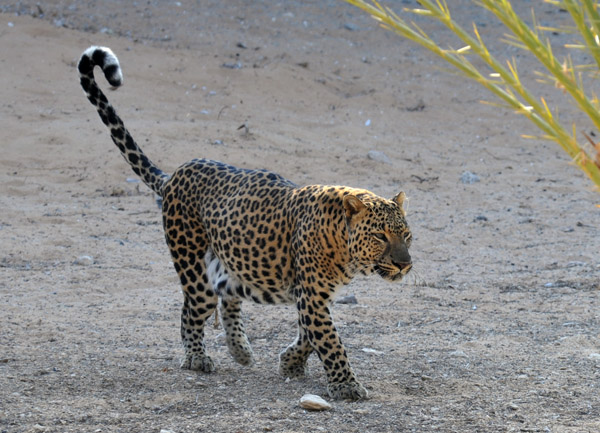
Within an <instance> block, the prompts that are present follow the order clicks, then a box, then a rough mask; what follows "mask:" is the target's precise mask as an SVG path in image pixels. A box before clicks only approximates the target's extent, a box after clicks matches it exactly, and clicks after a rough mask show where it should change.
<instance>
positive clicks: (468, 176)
mask: <svg viewBox="0 0 600 433" xmlns="http://www.w3.org/2000/svg"><path fill="white" fill-rule="evenodd" d="M460 181H461V182H462V183H464V184H472V183H476V182H479V181H480V179H479V176H477V175H476V174H475V173H471V172H470V171H465V172H463V174H461V175H460Z"/></svg>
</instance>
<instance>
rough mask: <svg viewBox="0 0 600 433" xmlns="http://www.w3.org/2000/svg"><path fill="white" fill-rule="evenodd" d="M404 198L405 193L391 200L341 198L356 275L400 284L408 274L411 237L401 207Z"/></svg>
mask: <svg viewBox="0 0 600 433" xmlns="http://www.w3.org/2000/svg"><path fill="white" fill-rule="evenodd" d="M405 199H406V194H404V192H400V193H399V194H397V195H396V196H395V197H394V198H393V199H391V200H386V199H384V198H381V197H378V196H376V195H374V194H371V193H368V192H365V193H358V194H348V195H346V196H344V210H345V212H346V224H347V227H348V230H349V235H348V246H349V249H350V256H351V260H352V263H353V264H354V265H355V266H356V270H357V271H358V272H361V273H363V274H372V273H378V274H379V275H380V276H381V277H383V278H384V279H386V280H388V281H400V280H401V279H402V277H404V276H405V275H406V274H407V273H408V272H409V271H410V269H411V267H412V259H411V257H410V254H409V253H408V249H409V248H410V244H411V240H412V234H411V232H410V229H409V228H408V224H407V223H406V212H405V211H404V209H403V207H402V205H403V203H404V201H405Z"/></svg>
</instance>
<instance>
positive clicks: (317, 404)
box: [300, 394, 331, 410]
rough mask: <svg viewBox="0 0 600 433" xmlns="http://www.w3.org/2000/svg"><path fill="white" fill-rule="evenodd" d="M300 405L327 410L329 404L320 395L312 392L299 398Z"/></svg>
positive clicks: (310, 408)
mask: <svg viewBox="0 0 600 433" xmlns="http://www.w3.org/2000/svg"><path fill="white" fill-rule="evenodd" d="M300 407H302V408H304V409H307V410H329V409H331V405H330V404H329V403H327V402H326V401H325V400H324V399H323V398H322V397H319V396H318V395H314V394H305V395H303V396H302V398H301V399H300Z"/></svg>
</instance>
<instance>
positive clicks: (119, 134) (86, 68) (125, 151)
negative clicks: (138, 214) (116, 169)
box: [77, 46, 169, 196]
mask: <svg viewBox="0 0 600 433" xmlns="http://www.w3.org/2000/svg"><path fill="white" fill-rule="evenodd" d="M95 66H100V68H101V69H102V71H103V72H104V76H105V77H106V79H107V80H108V82H109V83H110V84H111V85H112V86H113V87H114V88H117V87H119V86H120V85H121V84H123V74H122V73H121V66H119V60H118V59H117V57H116V56H115V55H114V53H113V52H112V51H111V50H110V48H106V47H95V46H94V47H90V48H88V49H87V50H85V51H84V52H83V54H82V55H81V59H80V60H79V65H78V66H77V68H78V69H79V76H80V82H81V87H82V88H83V91H84V92H85V94H86V96H87V98H88V99H89V101H90V102H91V103H92V105H94V106H95V107H96V110H98V114H99V115H100V118H101V119H102V122H104V124H105V125H106V126H108V129H110V136H111V138H112V140H113V141H114V142H115V144H116V145H117V147H118V148H119V150H120V151H121V154H122V155H123V157H124V158H125V160H126V161H127V162H128V163H129V165H131V168H132V169H133V171H134V172H135V173H136V174H137V175H138V176H139V177H140V178H141V179H142V180H143V181H144V183H145V184H146V185H148V186H149V187H150V188H151V189H152V190H153V191H154V192H155V193H157V194H158V195H160V196H162V189H163V186H164V184H165V182H166V181H167V180H169V175H168V174H166V173H165V172H163V171H162V170H161V169H159V168H158V167H157V166H156V165H154V163H153V162H152V161H150V159H149V158H148V157H147V156H146V155H145V154H144V152H143V151H142V149H141V148H140V147H139V146H138V144H137V143H136V142H135V140H134V139H133V138H132V137H131V134H130V133H129V131H128V130H127V128H125V125H124V124H123V121H122V120H121V118H120V117H119V116H118V115H117V113H116V111H115V109H114V108H113V107H112V105H110V103H109V102H108V99H106V96H105V95H104V93H103V92H102V90H100V88H99V87H98V84H97V83H96V80H95V78H94V67H95Z"/></svg>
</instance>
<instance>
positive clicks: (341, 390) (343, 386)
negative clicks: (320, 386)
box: [327, 381, 369, 401]
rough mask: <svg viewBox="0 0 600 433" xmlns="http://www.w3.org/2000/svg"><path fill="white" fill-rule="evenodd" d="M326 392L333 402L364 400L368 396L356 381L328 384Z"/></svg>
mask: <svg viewBox="0 0 600 433" xmlns="http://www.w3.org/2000/svg"><path fill="white" fill-rule="evenodd" d="M327 392H328V393H329V396H330V397H331V398H333V399H335V400H352V401H356V400H366V399H367V398H368V395H369V393H368V392H367V390H366V389H365V387H364V386H362V385H361V384H360V383H358V382H356V381H351V382H339V383H330V384H328V385H327Z"/></svg>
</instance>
